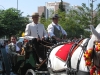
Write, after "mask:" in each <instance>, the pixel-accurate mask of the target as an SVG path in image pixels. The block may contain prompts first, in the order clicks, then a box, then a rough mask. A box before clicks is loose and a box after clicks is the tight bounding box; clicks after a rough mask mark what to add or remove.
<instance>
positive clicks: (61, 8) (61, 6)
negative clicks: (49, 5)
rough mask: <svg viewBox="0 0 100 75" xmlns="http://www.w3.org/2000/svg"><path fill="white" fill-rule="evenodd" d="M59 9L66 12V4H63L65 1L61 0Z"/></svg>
mask: <svg viewBox="0 0 100 75" xmlns="http://www.w3.org/2000/svg"><path fill="white" fill-rule="evenodd" d="M59 10H60V11H61V12H65V7H64V5H63V1H62V0H61V2H60V3H59Z"/></svg>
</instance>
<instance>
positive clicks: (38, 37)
mask: <svg viewBox="0 0 100 75" xmlns="http://www.w3.org/2000/svg"><path fill="white" fill-rule="evenodd" d="M32 19H33V22H32V23H29V24H27V25H26V29H25V38H26V39H29V40H32V44H34V46H35V48H36V50H35V51H36V53H39V50H38V48H39V43H40V42H41V41H42V40H44V39H46V38H47V37H48V35H47V32H46V30H45V28H44V25H43V24H40V23H38V20H39V14H38V13H37V12H35V13H33V15H32ZM37 55H38V54H37ZM39 57H40V56H39Z"/></svg>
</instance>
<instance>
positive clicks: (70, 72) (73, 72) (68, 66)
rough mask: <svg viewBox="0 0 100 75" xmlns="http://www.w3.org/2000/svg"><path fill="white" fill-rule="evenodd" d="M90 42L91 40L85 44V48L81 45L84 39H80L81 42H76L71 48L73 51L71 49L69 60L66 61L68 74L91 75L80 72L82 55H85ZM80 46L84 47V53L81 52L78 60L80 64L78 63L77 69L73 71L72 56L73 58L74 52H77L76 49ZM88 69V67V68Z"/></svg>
mask: <svg viewBox="0 0 100 75" xmlns="http://www.w3.org/2000/svg"><path fill="white" fill-rule="evenodd" d="M88 41H89V38H88V39H87V40H86V42H85V43H84V44H83V46H82V45H81V43H82V42H83V39H80V40H78V41H76V42H75V43H74V44H73V45H72V47H71V49H70V52H69V54H68V58H67V60H66V64H67V70H66V72H67V74H68V75H89V72H84V71H80V70H79V64H80V61H81V58H82V55H83V53H84V52H85V50H86V47H87V44H88ZM79 46H81V47H82V50H83V51H82V50H81V52H80V55H79V59H78V62H77V67H76V69H73V68H72V67H71V56H72V54H73V52H74V51H75V50H76V48H77V47H79ZM66 64H65V65H66ZM87 68H88V67H87Z"/></svg>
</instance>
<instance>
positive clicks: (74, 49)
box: [71, 39, 83, 56]
mask: <svg viewBox="0 0 100 75" xmlns="http://www.w3.org/2000/svg"><path fill="white" fill-rule="evenodd" d="M82 42H83V39H82V40H81V41H79V43H78V44H77V45H74V46H75V47H74V48H73V50H72V52H71V56H72V55H73V53H74V52H75V51H76V49H77V48H78V47H79V46H80V45H81V43H82Z"/></svg>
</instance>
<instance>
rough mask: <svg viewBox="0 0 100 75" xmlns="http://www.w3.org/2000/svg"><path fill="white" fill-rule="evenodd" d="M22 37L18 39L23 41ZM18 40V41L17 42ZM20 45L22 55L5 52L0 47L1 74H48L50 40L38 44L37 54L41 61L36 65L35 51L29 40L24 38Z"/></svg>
mask: <svg viewBox="0 0 100 75" xmlns="http://www.w3.org/2000/svg"><path fill="white" fill-rule="evenodd" d="M23 39H24V38H21V39H20V40H19V41H23ZM19 41H18V42H19ZM23 42H24V43H23V46H22V51H23V52H24V53H23V54H22V55H20V54H14V55H13V54H12V55H9V54H7V53H6V50H5V48H0V50H1V56H2V57H1V62H2V65H1V66H2V70H1V73H2V74H6V75H11V73H12V72H13V73H14V74H19V75H37V74H46V75H49V72H48V69H47V51H48V49H49V48H50V47H51V45H53V43H51V42H50V41H49V42H47V41H44V43H45V44H43V43H41V44H40V45H39V49H40V52H39V55H40V56H41V57H42V59H43V61H41V63H40V64H38V65H37V62H36V57H37V56H36V54H38V53H37V51H36V50H35V48H34V47H33V45H32V43H31V40H24V41H23Z"/></svg>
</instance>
